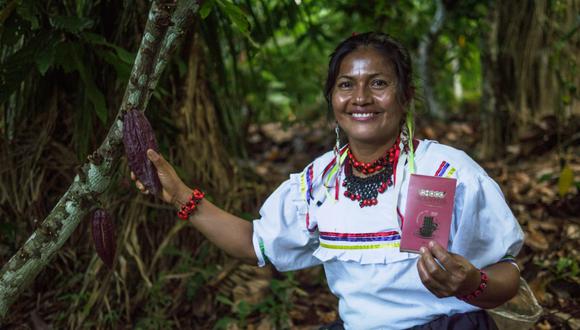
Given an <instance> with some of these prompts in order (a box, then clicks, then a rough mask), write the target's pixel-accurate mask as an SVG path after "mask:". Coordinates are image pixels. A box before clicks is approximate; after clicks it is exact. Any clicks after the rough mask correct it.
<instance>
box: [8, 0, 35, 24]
mask: <svg viewBox="0 0 580 330" xmlns="http://www.w3.org/2000/svg"><path fill="white" fill-rule="evenodd" d="M35 5H36V3H35V2H32V1H22V2H21V3H19V4H18V7H17V8H16V12H17V13H18V15H19V16H20V17H22V19H24V20H25V21H28V22H29V23H30V29H31V30H36V29H38V27H39V26H40V24H39V22H38V16H39V14H40V13H39V11H38V10H37V9H36V8H34V7H35ZM0 7H2V6H0Z"/></svg>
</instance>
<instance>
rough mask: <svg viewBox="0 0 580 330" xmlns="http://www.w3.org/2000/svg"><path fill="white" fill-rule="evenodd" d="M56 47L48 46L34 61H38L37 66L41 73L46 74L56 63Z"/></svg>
mask: <svg viewBox="0 0 580 330" xmlns="http://www.w3.org/2000/svg"><path fill="white" fill-rule="evenodd" d="M55 53H56V49H55V48H54V47H48V48H47V49H45V50H44V51H41V52H40V53H39V54H38V55H37V56H36V58H35V59H34V61H35V62H36V68H37V69H38V71H39V72H40V74H41V75H43V76H44V74H45V73H46V71H48V69H50V67H51V66H52V65H53V64H54V57H55Z"/></svg>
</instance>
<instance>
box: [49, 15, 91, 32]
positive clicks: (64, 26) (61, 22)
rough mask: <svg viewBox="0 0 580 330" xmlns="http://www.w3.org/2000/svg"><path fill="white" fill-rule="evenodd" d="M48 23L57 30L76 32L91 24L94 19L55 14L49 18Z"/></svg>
mask: <svg viewBox="0 0 580 330" xmlns="http://www.w3.org/2000/svg"><path fill="white" fill-rule="evenodd" d="M50 24H51V25H52V26H53V27H55V28H56V29H59V30H64V31H67V32H71V33H78V32H81V31H82V30H85V29H89V28H91V27H92V26H93V24H94V21H93V20H92V19H89V18H84V17H76V16H55V17H51V18H50Z"/></svg>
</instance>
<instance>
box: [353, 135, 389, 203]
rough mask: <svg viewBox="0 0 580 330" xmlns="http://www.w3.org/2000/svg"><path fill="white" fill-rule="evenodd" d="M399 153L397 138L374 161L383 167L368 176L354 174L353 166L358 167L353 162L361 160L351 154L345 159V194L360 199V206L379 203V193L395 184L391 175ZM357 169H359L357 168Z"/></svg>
mask: <svg viewBox="0 0 580 330" xmlns="http://www.w3.org/2000/svg"><path fill="white" fill-rule="evenodd" d="M399 153H400V148H399V139H397V141H395V144H393V146H392V147H391V148H389V150H387V152H386V153H385V155H384V156H382V157H381V158H379V159H378V160H376V161H375V162H373V163H376V164H381V169H380V170H379V171H377V172H375V173H374V174H372V175H369V176H366V177H358V176H356V175H354V171H353V167H355V168H357V167H356V166H354V165H353V163H354V162H356V163H355V164H359V163H360V162H357V161H356V159H355V158H354V155H352V154H350V155H349V157H347V158H346V159H345V164H344V174H345V178H344V180H343V182H342V186H343V187H345V188H346V191H345V192H344V195H345V196H346V197H348V198H350V199H351V200H353V201H355V200H356V201H358V202H359V206H360V207H365V206H373V205H377V204H378V200H377V197H378V195H379V194H382V193H384V192H385V191H386V190H387V188H388V187H391V186H392V185H393V180H392V178H391V177H392V176H393V170H394V166H396V165H395V164H396V163H397V160H398V158H399ZM357 170H359V169H358V168H357ZM359 171H360V170H359Z"/></svg>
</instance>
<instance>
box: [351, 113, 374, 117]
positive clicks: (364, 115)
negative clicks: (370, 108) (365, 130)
mask: <svg viewBox="0 0 580 330" xmlns="http://www.w3.org/2000/svg"><path fill="white" fill-rule="evenodd" d="M351 116H353V117H354V118H368V117H371V116H374V113H372V112H354V113H352V114H351Z"/></svg>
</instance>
